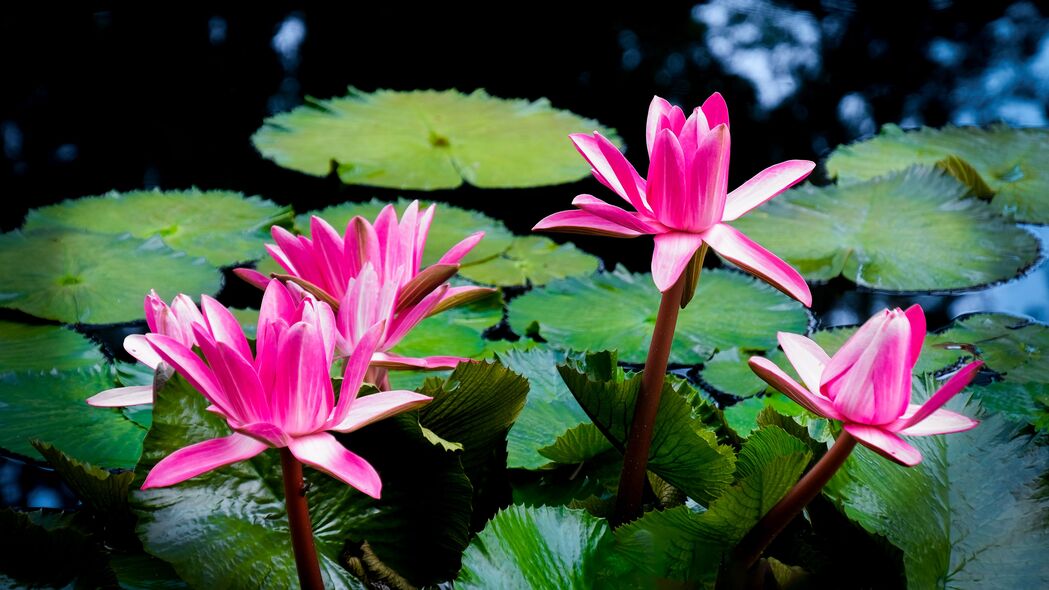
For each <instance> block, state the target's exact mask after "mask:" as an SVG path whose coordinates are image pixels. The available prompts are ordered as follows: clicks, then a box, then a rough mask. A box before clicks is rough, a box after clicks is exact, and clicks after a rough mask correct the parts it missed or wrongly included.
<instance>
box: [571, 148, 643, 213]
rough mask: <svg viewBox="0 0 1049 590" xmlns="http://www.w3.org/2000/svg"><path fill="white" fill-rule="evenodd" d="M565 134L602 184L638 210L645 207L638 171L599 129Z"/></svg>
mask: <svg viewBox="0 0 1049 590" xmlns="http://www.w3.org/2000/svg"><path fill="white" fill-rule="evenodd" d="M568 137H569V138H570V139H571V140H572V144H573V145H575V148H576V150H578V151H579V153H580V154H581V155H582V156H583V158H584V159H585V160H586V161H587V162H588V163H589V164H590V166H591V167H592V168H593V169H594V172H595V173H596V175H598V176H599V177H600V179H601V180H603V181H604V184H605V185H606V186H608V187H609V188H611V189H612V191H613V192H615V193H616V194H617V195H619V196H620V197H622V198H623V199H624V200H625V201H626V202H628V203H630V204H631V205H633V207H634V208H635V209H637V210H638V211H644V210H645V207H644V203H643V201H642V199H641V194H642V193H641V191H643V190H644V189H643V188H642V187H643V184H642V183H641V180H640V179H641V175H640V174H638V173H637V171H636V170H634V167H633V166H632V165H631V164H630V162H628V161H627V159H626V158H625V157H623V154H622V153H621V152H620V151H619V148H617V147H616V146H615V145H613V144H612V142H610V141H608V139H606V138H605V137H603V136H602V135H601V134H600V133H594V134H593V135H586V134H584V133H573V134H572V135H569V136H568Z"/></svg>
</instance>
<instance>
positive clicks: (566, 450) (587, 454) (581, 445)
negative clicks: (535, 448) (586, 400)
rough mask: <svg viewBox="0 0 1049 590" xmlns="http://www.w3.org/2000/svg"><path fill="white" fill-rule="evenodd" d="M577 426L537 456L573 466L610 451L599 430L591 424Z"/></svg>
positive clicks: (544, 448)
mask: <svg viewBox="0 0 1049 590" xmlns="http://www.w3.org/2000/svg"><path fill="white" fill-rule="evenodd" d="M587 420H588V421H587V422H584V423H582V424H578V425H576V426H573V427H572V428H569V429H568V430H566V431H565V432H564V434H562V435H561V436H559V437H557V439H556V440H555V441H554V444H552V445H549V446H546V447H543V448H541V449H539V454H540V455H542V456H543V457H546V458H547V459H549V460H550V461H553V462H554V463H561V464H563V465H574V464H579V463H583V462H585V461H589V460H591V459H593V458H594V457H597V456H598V455H601V454H602V453H606V452H608V451H611V450H612V448H613V447H612V443H610V442H608V439H607V438H605V435H604V434H602V433H601V429H600V428H598V427H597V426H595V425H594V424H593V423H592V422H589V418H587Z"/></svg>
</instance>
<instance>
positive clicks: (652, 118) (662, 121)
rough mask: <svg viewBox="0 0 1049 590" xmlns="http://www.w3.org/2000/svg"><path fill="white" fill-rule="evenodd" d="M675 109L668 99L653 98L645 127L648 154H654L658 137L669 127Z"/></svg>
mask: <svg viewBox="0 0 1049 590" xmlns="http://www.w3.org/2000/svg"><path fill="white" fill-rule="evenodd" d="M673 108H674V107H673V106H672V105H671V104H670V103H669V102H667V100H666V99H664V98H660V97H658V96H653V97H652V102H651V103H650V104H649V105H648V121H647V123H646V125H645V143H647V144H648V153H650V154H651V153H652V146H653V145H655V143H656V135H658V134H659V132H660V131H662V130H663V129H666V128H667V126H668V125H669V121H670V111H671V109H673Z"/></svg>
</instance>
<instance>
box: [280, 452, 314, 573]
mask: <svg viewBox="0 0 1049 590" xmlns="http://www.w3.org/2000/svg"><path fill="white" fill-rule="evenodd" d="M280 468H281V473H283V475H284V504H285V506H287V509H288V524H289V525H290V527H291V547H292V549H293V550H294V552H295V568H296V569H297V570H298V572H299V585H300V586H301V587H302V590H324V580H323V579H322V578H321V569H320V563H319V562H318V561H317V548H316V547H315V546H314V545H313V526H312V525H311V524H310V512H309V508H307V506H306V491H305V485H304V483H303V480H302V463H299V460H298V459H296V458H295V456H294V455H292V454H291V451H290V450H288V448H287V447H282V448H281V449H280Z"/></svg>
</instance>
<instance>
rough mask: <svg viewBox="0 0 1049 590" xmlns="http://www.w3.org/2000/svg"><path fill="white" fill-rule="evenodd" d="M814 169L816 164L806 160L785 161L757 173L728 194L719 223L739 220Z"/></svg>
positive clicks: (802, 178)
mask: <svg viewBox="0 0 1049 590" xmlns="http://www.w3.org/2000/svg"><path fill="white" fill-rule="evenodd" d="M815 167H816V163H815V162H810V161H808V160H787V161H786V162H780V163H779V164H773V165H772V166H769V167H768V168H765V169H764V170H762V171H761V172H758V173H757V175H755V176H754V177H753V178H751V179H750V180H748V181H746V182H744V183H743V184H742V185H740V186H739V188H737V189H736V190H734V191H732V192H731V193H729V194H728V199H727V200H726V201H725V213H724V214H723V215H722V217H721V221H732V220H734V219H739V218H740V217H741V216H742V215H743V214H744V213H746V212H747V211H750V210H751V209H753V208H755V207H757V206H758V205H761V204H762V203H764V202H765V201H768V200H769V199H771V198H772V197H775V196H776V195H779V194H780V193H782V192H783V191H785V190H787V189H788V188H790V187H792V186H794V185H795V184H797V183H799V182H801V181H802V180H804V179H805V177H806V176H808V175H809V173H811V172H812V169H813V168H815Z"/></svg>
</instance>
